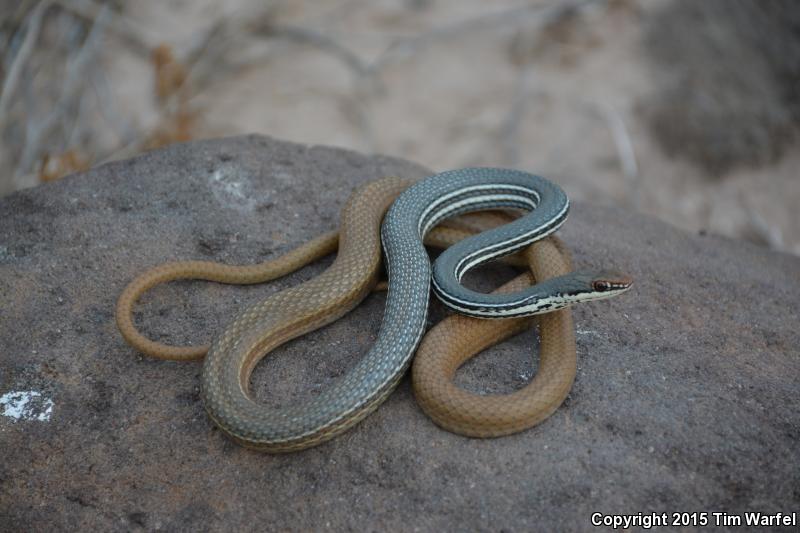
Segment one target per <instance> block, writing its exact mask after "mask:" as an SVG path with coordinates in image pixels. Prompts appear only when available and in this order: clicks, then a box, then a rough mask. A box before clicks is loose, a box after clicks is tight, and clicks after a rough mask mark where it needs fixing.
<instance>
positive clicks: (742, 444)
mask: <svg viewBox="0 0 800 533" xmlns="http://www.w3.org/2000/svg"><path fill="white" fill-rule="evenodd" d="M386 174H400V175H404V176H422V175H425V174H426V170H425V169H423V168H421V167H419V166H417V165H414V164H411V163H407V162H403V161H399V160H396V159H391V158H387V157H378V156H376V157H365V156H362V155H359V154H356V153H352V152H347V151H343V150H337V149H332V148H323V147H307V146H302V145H297V144H289V143H283V142H278V141H274V140H270V139H268V138H265V137H260V136H247V137H238V138H231V139H224V140H215V141H204V142H195V143H190V144H185V145H177V146H173V147H170V148H167V149H163V150H159V151H155V152H150V153H147V154H145V155H142V156H140V157H137V158H134V159H131V160H127V161H121V162H116V163H111V164H107V165H103V166H100V167H98V168H95V169H93V170H91V171H89V172H87V173H85V174H81V175H75V176H71V177H68V178H65V179H63V180H61V181H59V182H57V183H53V184H50V185H47V186H43V187H39V188H36V189H32V190H26V191H23V192H19V193H16V194H13V195H11V196H9V197H6V198H3V199H0V221H2V222H1V223H0V224H2V225H1V226H0V313H2V315H1V316H0V346H2V350H0V402H1V403H2V404H3V405H0V415H3V416H0V449H2V450H3V460H2V461H0V530H4V531H5V530H16V529H33V530H50V529H60V530H78V529H88V530H105V531H115V530H120V531H128V530H141V529H144V530H170V531H183V530H185V531H203V530H220V529H230V530H242V531H248V530H268V529H280V530H286V529H296V530H309V529H328V528H329V529H332V530H357V531H383V530H401V531H402V530H423V531H442V530H488V531H531V530H548V531H556V530H587V529H590V522H589V521H590V516H591V514H592V513H593V512H602V513H639V512H644V513H649V512H653V511H655V512H674V511H709V512H711V511H728V512H734V513H738V512H742V511H744V510H753V511H762V512H778V511H782V512H790V511H800V466H798V465H800V442H798V438H799V437H800V414H799V412H798V409H797V405H798V400H800V385H799V384H798V383H799V380H798V378H799V377H800V357H798V348H797V347H798V345H800V333H798V324H799V323H800V320H798V318H799V317H798V314H799V313H800V306H799V305H798V303H799V302H800V259H798V258H797V257H793V256H789V255H782V254H778V253H773V252H770V251H768V250H765V249H762V248H758V247H755V246H752V245H749V244H746V243H742V242H735V241H730V240H724V239H720V238H716V237H711V236H694V235H689V234H687V233H684V232H681V231H679V230H676V229H674V228H672V227H670V226H667V225H665V224H663V223H661V222H658V221H657V220H654V219H652V218H648V217H646V216H642V215H637V214H634V213H631V212H626V211H622V210H613V209H608V208H598V207H594V206H592V205H586V204H576V205H574V206H573V210H572V215H571V218H570V220H569V221H568V222H567V224H566V225H565V227H564V229H563V230H562V231H561V235H562V236H563V237H564V239H565V240H566V241H567V243H568V244H569V245H570V246H571V247H572V248H573V250H574V252H575V257H576V262H577V263H578V264H579V265H581V266H601V265H604V266H615V267H618V268H621V269H625V270H627V271H629V272H630V273H631V274H633V275H634V277H635V279H636V284H635V286H634V289H632V290H631V291H630V292H629V293H628V294H626V295H624V296H622V297H620V298H617V299H614V300H609V301H603V302H597V303H593V304H586V305H583V306H579V307H577V308H576V309H575V317H576V323H577V327H578V347H579V371H578V377H577V381H576V383H575V386H574V388H573V390H572V393H571V395H570V397H569V398H568V400H567V401H566V403H565V404H564V405H563V406H562V408H561V409H559V410H558V411H557V412H556V413H555V415H554V416H553V417H552V418H550V419H549V420H547V421H546V422H545V423H543V424H541V425H540V426H538V427H536V428H534V429H532V430H530V431H527V432H524V433H522V434H518V435H514V436H511V437H506V438H502V439H495V440H475V439H468V438H464V437H460V436H457V435H452V434H450V433H447V432H445V431H442V430H440V429H439V428H438V427H436V426H435V425H434V424H433V423H431V421H430V420H428V419H427V418H426V417H425V415H424V414H423V413H422V412H421V411H420V410H419V408H418V407H417V405H416V404H415V402H414V399H413V395H412V394H411V391H410V387H409V383H408V380H407V379H406V380H405V381H404V382H403V383H402V384H401V386H400V387H399V389H398V390H397V391H396V392H395V393H394V394H393V395H392V396H391V397H390V398H389V400H388V401H387V402H386V403H385V404H384V405H383V406H381V407H380V408H379V409H378V411H377V412H376V413H374V414H373V415H371V416H370V417H368V418H367V419H366V420H365V421H364V422H363V423H361V424H360V425H358V426H357V427H356V428H355V429H354V430H352V431H350V432H348V433H346V434H345V435H344V436H342V437H341V438H338V439H335V440H333V441H331V442H329V443H327V444H325V445H322V446H320V447H317V448H314V449H311V450H308V451H306V452H303V453H299V454H294V455H284V456H269V455H262V454H259V453H256V452H252V451H248V450H246V449H243V448H240V447H239V446H237V445H235V444H233V443H232V442H230V441H229V440H228V439H227V438H225V437H224V435H222V434H221V433H220V432H219V431H218V430H216V429H215V428H214V427H213V425H212V424H211V423H210V421H209V420H208V418H207V417H206V415H205V412H204V410H203V406H202V404H201V401H200V398H199V395H198V392H199V391H198V384H199V373H200V364H198V363H182V364H181V363H169V362H162V361H156V360H152V359H149V358H146V357H142V356H140V355H138V354H137V353H136V352H135V351H134V350H133V349H131V348H130V347H128V346H127V345H126V344H125V343H124V342H123V340H122V338H121V337H120V335H119V334H118V332H117V330H116V327H115V324H114V320H113V307H114V303H115V300H116V298H117V296H118V295H119V293H120V291H121V290H122V288H123V287H124V286H125V284H126V283H127V282H128V281H130V280H131V279H132V278H133V277H134V276H135V275H136V274H137V273H138V272H140V271H142V270H143V269H144V268H146V267H148V266H151V265H154V264H157V263H161V262H163V261H167V260H172V259H184V258H205V259H216V260H221V261H226V262H232V263H248V262H255V261H258V260H262V259H264V258H267V257H272V256H275V255H277V254H280V253H282V252H283V251H285V250H288V249H289V248H291V247H292V246H294V245H297V244H299V243H301V242H303V241H305V240H306V239H308V238H310V237H312V236H314V235H317V234H318V233H320V232H322V231H324V230H328V229H331V228H334V227H335V225H336V223H337V216H338V211H339V209H340V207H341V206H342V204H343V202H344V201H345V199H346V198H347V196H348V194H349V193H350V192H351V191H352V190H353V188H354V187H356V185H358V184H359V183H362V182H364V181H366V180H370V179H373V178H377V177H379V176H382V175H386ZM325 264H327V263H326V262H323V263H321V264H317V265H314V266H311V267H308V268H306V269H304V270H302V271H300V272H298V273H296V274H294V275H291V276H288V277H287V278H285V279H282V280H279V281H277V282H275V283H272V284H266V285H262V286H255V287H229V286H223V285H217V284H212V283H204V282H177V283H172V284H168V285H166V286H161V287H157V288H156V289H154V290H153V291H151V292H150V293H148V294H147V295H146V296H145V298H144V301H143V302H142V303H141V304H140V305H139V307H138V311H137V315H138V323H139V324H140V326H141V327H142V328H143V329H144V330H145V331H146V332H147V333H148V334H149V335H150V336H151V337H153V338H157V339H162V340H166V341H169V342H173V343H186V342H190V341H199V340H201V339H208V338H209V337H210V336H211V335H212V334H213V333H214V332H217V331H219V330H220V328H221V327H222V326H223V324H224V323H225V321H226V320H227V319H228V318H229V317H231V316H232V314H233V313H234V312H235V311H236V310H237V309H240V308H241V307H242V306H244V305H246V304H248V303H250V302H254V301H256V300H258V299H260V298H263V297H265V296H266V295H268V294H270V293H271V292H273V291H275V290H277V289H279V288H282V287H287V286H290V285H292V284H295V283H297V282H299V281H301V280H303V279H307V278H308V277H310V276H313V275H315V274H316V273H317V272H319V271H321V269H323V268H324V266H325ZM509 275H510V271H509V270H505V269H502V268H493V269H487V270H485V271H483V272H482V273H481V274H480V275H478V276H473V278H472V283H474V284H477V285H483V286H487V287H488V286H489V285H492V284H495V283H497V282H499V281H500V279H501V278H504V277H508V276H509ZM481 280H483V281H481ZM383 299H384V297H383V296H382V295H380V294H376V295H372V296H370V297H369V298H368V300H367V301H366V302H365V304H363V305H362V306H361V307H359V308H358V309H357V310H356V311H355V312H354V313H352V314H351V315H349V316H347V317H346V318H345V319H343V320H342V321H340V322H338V323H336V324H333V325H331V326H329V327H326V328H325V329H324V330H322V331H320V332H317V333H315V334H312V335H309V336H307V337H305V338H303V339H300V340H297V341H295V342H292V343H290V344H289V345H287V346H285V347H283V348H281V349H280V350H278V351H277V352H276V353H275V354H274V355H273V356H271V357H269V358H268V359H267V360H265V361H263V362H262V364H261V365H260V366H259V368H258V369H257V371H256V374H255V376H254V379H253V381H254V383H253V387H254V390H255V394H256V396H257V397H258V398H259V399H260V401H262V402H264V403H266V404H269V405H278V404H280V403H285V402H291V401H300V400H301V399H302V398H303V397H306V396H308V395H312V394H315V393H317V391H319V390H320V389H321V388H322V387H325V386H326V384H327V383H329V382H330V381H332V380H334V379H336V377H337V376H340V375H342V373H344V372H345V371H346V369H347V368H348V367H349V366H350V365H352V364H353V363H354V362H355V361H356V360H357V359H358V358H359V357H360V355H361V354H363V353H364V352H365V351H366V350H367V348H368V347H369V346H370V343H371V342H372V341H373V339H374V337H375V335H376V333H377V330H378V327H379V324H380V317H381V310H382V304H383ZM442 315H443V311H442V309H441V308H440V307H439V306H436V308H435V309H434V313H433V317H432V318H433V319H434V320H435V319H437V318H438V317H441V316H442ZM534 344H535V335H534V333H533V332H531V333H528V334H524V335H522V336H520V337H517V338H515V339H513V340H511V341H509V342H507V343H505V344H504V345H502V346H500V347H497V348H494V349H492V350H490V351H489V352H487V353H486V354H484V355H483V356H482V357H481V358H479V359H478V360H476V361H473V362H470V363H468V364H467V365H465V367H464V368H463V369H462V370H461V371H460V372H459V376H458V379H459V381H460V382H461V383H462V384H463V385H464V386H466V387H468V388H471V389H473V390H483V391H508V390H513V389H514V388H517V387H519V386H521V385H522V383H524V382H525V380H526V379H527V377H529V376H530V375H531V373H532V372H533V371H534V369H535V358H533V363H532V362H531V355H530V354H531V350H532V349H533V348H532V345H534Z"/></svg>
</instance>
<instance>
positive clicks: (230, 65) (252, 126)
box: [0, 0, 800, 254]
mask: <svg viewBox="0 0 800 533" xmlns="http://www.w3.org/2000/svg"><path fill="white" fill-rule="evenodd" d="M0 44H1V45H2V48H1V49H2V62H1V63H0V79H1V80H2V84H1V87H0V91H1V92H0V135H1V136H2V143H0V164H1V165H2V166H0V168H2V169H3V170H2V172H0V195H4V194H9V193H11V192H13V191H14V190H17V189H20V188H24V187H30V186H35V185H38V184H40V183H42V182H47V181H52V180H56V179H59V178H60V177H62V176H64V175H66V174H69V173H72V172H76V171H81V170H85V169H87V168H89V167H91V166H93V165H98V164H102V163H104V162H106V161H111V160H115V159H120V158H125V157H130V156H132V155H135V154H137V153H139V152H142V151H145V150H148V149H152V148H156V147H159V146H164V145H166V144H170V143H174V142H183V141H188V140H191V139H198V138H208V137H217V136H225V135H236V134H243V133H251V132H258V133H264V134H268V135H271V136H275V137H278V138H283V139H289V140H293V141H298V142H303V143H324V144H330V145H337V146H342V147H346V148H352V149H356V150H360V151H363V152H381V153H386V154H390V155H396V156H400V157H405V158H408V159H411V160H414V161H417V162H420V163H422V164H425V165H427V166H429V167H430V168H432V169H434V170H444V169H448V168H455V167H462V166H468V165H499V166H512V167H519V168H523V169H527V170H532V171H534V172H537V173H540V174H542V175H545V176H548V177H550V178H552V179H554V180H556V181H558V182H559V183H560V184H561V185H562V186H563V187H564V188H565V189H566V190H567V192H568V194H570V196H571V197H573V198H574V199H578V200H587V201H592V202H596V203H602V204H607V205H618V206H624V207H628V208H632V209H636V210H639V211H641V212H645V213H649V214H652V215H655V216H658V217H660V218H662V219H664V220H667V221H669V222H672V223H673V224H676V225H678V226H681V227H684V228H686V229H689V230H691V231H699V232H705V231H710V232H714V233H719V234H723V235H727V236H730V237H734V238H742V239H747V240H750V241H753V242H757V243H759V244H763V245H765V246H769V247H772V248H775V249H779V250H785V251H789V252H792V253H796V254H800V212H799V211H798V209H797V207H796V206H797V205H800V176H798V171H797V169H798V168H800V143H799V142H798V135H797V133H798V125H800V2H798V1H796V0H703V1H695V0H561V1H555V0H550V1H543V0H539V1H531V0H528V1H518V0H498V1H495V2H483V1H479V0H377V1H366V0H330V1H326V2H313V1H310V0H284V1H277V0H276V1H266V2H265V1H258V0H228V1H226V2H217V1H213V0H195V1H191V2H190V1H185V0H184V1H181V0H173V1H164V0H138V1H137V2H124V1H123V0H109V1H105V2H103V1H100V0H0ZM654 245H657V243H654Z"/></svg>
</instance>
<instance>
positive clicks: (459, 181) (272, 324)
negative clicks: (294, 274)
mask: <svg viewBox="0 0 800 533" xmlns="http://www.w3.org/2000/svg"><path fill="white" fill-rule="evenodd" d="M377 183H379V184H381V185H379V186H375V194H374V195H372V196H370V195H368V194H360V195H358V196H354V198H361V199H362V200H361V202H363V203H360V204H359V205H348V207H347V208H346V209H345V210H344V212H343V216H342V226H341V233H340V253H339V255H338V256H337V259H336V261H335V262H334V265H333V266H331V268H330V269H329V270H328V271H326V272H325V273H323V274H322V275H321V276H320V277H318V278H315V279H314V280H311V281H309V282H307V283H304V284H302V285H300V286H298V287H295V288H294V289H289V290H287V291H283V292H281V293H279V295H276V296H279V297H278V298H273V299H270V300H273V301H272V302H270V300H267V301H265V302H263V303H262V304H258V305H256V306H254V307H251V308H250V309H247V310H245V311H244V312H243V313H241V314H240V315H239V316H238V317H237V318H236V319H235V320H234V321H233V322H232V323H231V324H230V325H229V326H228V327H227V329H226V330H225V332H224V333H223V334H222V335H221V336H220V337H218V339H217V340H216V341H215V342H214V343H213V344H212V346H211V350H210V351H209V353H208V355H207V357H206V359H205V364H204V367H203V399H204V402H205V405H206V409H207V411H208V413H209V415H210V416H211V418H212V419H213V420H214V421H215V422H216V423H217V424H218V425H219V426H220V427H221V428H222V429H223V430H224V431H225V432H226V433H227V434H229V435H230V436H232V437H233V438H235V439H236V440H237V441H239V442H240V443H242V444H244V445H246V446H248V447H252V448H257V449H261V450H264V451H270V452H285V451H293V450H299V449H303V448H306V447H309V446H313V445H315V444H318V443H320V442H323V441H325V440H327V439H329V438H332V437H333V436H335V435H337V434H338V433H340V432H342V431H344V430H346V429H347V428H349V427H351V426H352V425H353V424H355V423H356V422H358V421H359V420H361V419H362V418H363V417H364V416H366V415H367V414H368V413H370V412H371V411H372V410H373V409H375V408H376V407H377V406H378V405H379V404H380V403H381V401H382V400H383V399H384V398H385V397H386V396H387V395H388V394H389V393H390V392H391V391H392V390H393V389H394V387H395V386H396V385H397V382H398V381H399V380H400V378H401V377H402V375H403V374H404V372H405V371H406V369H407V368H408V365H409V363H410V361H411V358H412V356H413V354H414V351H415V350H416V348H417V345H418V344H419V341H420V338H421V337H422V334H423V332H424V330H425V321H426V317H427V308H428V295H429V290H430V278H431V266H430V260H429V259H428V255H427V252H426V251H425V248H424V246H423V243H422V239H423V237H424V235H425V233H426V232H427V231H429V230H430V229H431V228H432V227H433V226H435V225H436V224H437V223H438V222H440V221H441V220H443V219H445V218H449V217H452V216H455V215H458V214H461V213H466V212H470V211H478V210H485V209H497V208H523V209H528V210H530V209H533V211H532V212H531V213H529V214H527V215H526V216H523V217H521V218H520V219H517V220H516V221H514V222H512V223H511V224H508V225H506V226H503V227H501V228H498V229H495V230H492V231H490V232H487V233H485V234H481V235H480V243H481V244H483V245H485V246H491V247H492V255H493V257H494V256H499V255H502V254H506V253H511V252H513V251H514V250H517V249H519V248H521V247H524V246H526V245H527V244H529V243H530V242H533V241H534V240H536V239H539V238H542V237H543V236H545V235H547V234H549V233H551V232H553V231H555V230H556V229H557V228H558V227H559V226H560V225H561V223H563V221H564V220H565V218H566V212H567V209H568V205H569V204H568V201H567V198H566V196H565V195H564V193H563V192H562V191H561V189H559V188H558V187H556V186H555V185H553V184H552V183H550V182H548V181H546V180H544V179H542V178H539V177H537V176H533V175H530V174H527V173H524V172H518V171H509V170H500V169H466V170H461V171H452V172H445V173H442V174H437V175H435V176H431V177H429V178H427V179H425V180H422V181H421V182H418V183H416V184H414V185H412V186H411V187H410V188H408V190H406V191H405V192H404V193H402V194H401V195H400V196H399V197H398V198H397V200H396V201H395V202H394V204H393V205H392V207H391V209H390V210H389V212H388V214H387V215H386V218H385V220H384V222H383V225H382V229H381V234H382V241H383V247H384V251H385V255H386V270H387V273H388V276H389V293H388V296H387V301H386V311H385V313H384V318H383V323H382V326H381V329H380V332H379V334H378V338H377V341H376V343H375V345H374V346H373V347H372V349H370V351H369V352H368V353H367V354H366V355H365V356H364V357H363V358H362V359H361V360H360V361H359V362H358V363H357V364H356V365H355V367H354V368H352V369H351V370H350V371H349V372H348V373H347V374H346V375H345V376H343V377H342V378H341V379H340V380H339V381H337V382H336V383H335V384H334V385H332V386H331V387H329V388H327V389H326V390H324V391H323V392H322V393H321V394H319V395H318V396H316V397H314V398H312V399H310V400H309V401H308V402H306V403H303V404H301V405H295V406H291V407H288V408H285V409H277V410H275V409H267V408H266V407H265V406H263V405H259V404H257V403H256V402H254V401H253V400H252V399H250V398H249V396H248V394H247V392H246V391H247V389H248V382H249V378H250V374H251V372H252V370H253V368H254V366H255V364H256V363H257V362H258V361H259V360H260V359H261V358H262V357H263V356H264V354H266V353H267V352H268V351H269V350H271V349H273V348H275V347H276V346H278V345H280V344H282V343H284V342H286V341H287V340H289V339H290V338H294V337H296V336H298V335H301V334H303V333H305V332H307V331H310V330H312V329H315V328H317V327H320V326H321V325H322V324H323V323H327V322H330V321H331V320H333V319H335V318H337V317H338V316H339V315H337V316H334V317H330V316H328V317H326V318H325V319H324V321H323V320H321V319H319V318H317V317H315V316H314V313H315V312H316V311H317V310H318V309H319V307H320V304H321V302H320V300H321V296H319V295H320V293H321V292H327V293H330V292H331V291H333V290H335V289H336V288H337V287H338V286H341V287H345V286H346V285H348V282H349V281H351V280H348V279H346V278H347V276H349V272H350V270H351V269H350V268H349V263H350V262H351V261H352V260H353V258H352V257H351V256H352V255H360V254H364V253H369V254H370V255H371V256H372V257H373V260H374V261H375V262H378V261H379V260H380V245H379V243H378V242H377V239H378V237H377V235H373V236H370V237H369V238H367V239H366V240H362V241H361V242H359V243H358V246H355V247H352V248H351V246H348V243H347V241H348V239H349V238H350V235H351V232H352V231H353V230H354V228H358V227H359V226H361V227H362V228H363V226H365V225H368V224H371V223H372V222H371V221H370V220H365V219H364V218H363V217H365V216H366V213H367V212H368V211H378V213H377V215H375V216H380V214H382V210H377V209H375V206H376V205H378V204H380V201H379V199H378V197H379V196H381V195H380V193H381V191H382V189H385V188H392V189H397V188H404V187H405V186H406V185H407V182H403V181H402V180H394V181H391V180H390V181H387V180H382V181H381V182H377ZM384 204H385V202H384ZM534 208H535V209H534ZM367 233H369V232H367ZM468 240H469V239H468ZM473 245H474V243H473ZM349 249H350V250H355V252H353V251H351V252H350V253H349V254H348V253H347V252H346V250H349ZM359 259H362V258H359ZM312 285H313V286H312ZM367 290H368V289H367ZM365 295H366V292H359V293H352V294H351V293H348V292H347V291H345V294H343V295H342V296H343V299H346V300H349V301H351V302H353V303H352V305H355V303H356V302H357V301H359V300H360V299H361V298H363V296H365ZM327 296H328V295H326V297H327ZM506 296H507V297H513V295H506ZM265 304H268V305H266V306H265ZM352 305H351V306H350V307H352ZM342 309H343V312H344V311H346V309H345V308H344V306H343V307H342ZM289 314H291V315H293V316H300V317H305V318H303V319H302V321H301V322H302V324H301V325H298V324H297V320H294V321H293V323H291V324H285V323H282V320H281V317H282V316H285V315H289Z"/></svg>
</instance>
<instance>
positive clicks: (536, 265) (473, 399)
mask: <svg viewBox="0 0 800 533" xmlns="http://www.w3.org/2000/svg"><path fill="white" fill-rule="evenodd" d="M522 255H523V256H524V258H525V259H526V260H527V262H528V264H529V265H530V271H529V272H527V273H524V274H522V275H520V276H517V277H516V278H514V279H512V280H511V281H509V282H508V283H506V284H504V285H503V286H501V287H500V288H498V289H497V291H495V292H496V293H508V292H517V291H521V290H525V289H527V288H528V287H530V286H532V285H534V283H535V281H544V280H547V279H549V278H553V277H557V276H561V275H564V274H566V273H567V272H569V271H570V270H571V268H572V265H571V255H570V253H569V251H568V250H567V248H566V246H565V245H564V243H563V242H562V241H561V240H560V239H558V238H557V237H555V236H550V237H548V238H546V239H543V240H541V241H537V242H535V243H533V244H532V245H530V246H529V247H528V248H526V249H525V250H524V251H523V252H522ZM534 322H538V325H539V339H540V340H539V365H538V368H537V371H536V375H535V376H534V378H533V379H532V380H531V381H530V382H528V383H527V384H526V385H525V386H524V387H523V388H522V389H520V390H517V391H515V392H513V393H510V394H486V395H483V394H475V393H472V392H469V391H466V390H464V389H462V388H459V387H457V386H456V385H455V384H454V383H453V377H454V376H455V373H456V370H457V369H458V368H459V367H460V366H461V365H462V364H464V363H465V362H466V361H467V360H468V359H470V358H471V357H474V356H475V355H477V354H478V353H480V352H481V351H483V350H484V349H486V348H488V347H490V346H493V345H495V344H497V343H499V342H501V341H503V340H505V339H507V338H509V337H511V336H513V335H516V334H518V333H521V332H523V331H525V330H527V329H529V328H530V327H531V326H532V325H533V323H534ZM576 371H577V353H576V346H575V327H574V324H573V321H572V313H571V311H570V310H569V309H560V310H558V311H554V312H552V313H545V314H541V315H537V316H534V317H516V318H508V319H506V320H482V319H480V318H475V317H471V316H466V315H463V314H454V315H451V316H449V317H447V318H445V319H444V320H442V321H441V322H439V323H438V324H436V325H435V326H434V327H433V328H431V330H430V331H428V332H427V333H426V334H425V337H424V339H423V340H422V343H421V344H420V346H419V348H418V349H417V353H416V355H415V356H414V362H413V365H412V386H413V390H414V396H415V397H416V400H417V403H418V404H419V406H420V407H421V408H422V410H423V411H424V412H425V414H427V415H428V416H429V417H430V418H431V419H432V420H433V421H434V422H435V423H436V424H438V425H439V426H441V427H442V428H444V429H446V430H448V431H451V432H453V433H458V434H460V435H464V436H468V437H481V438H486V437H501V436H505V435H510V434H512V433H517V432H520V431H523V430H525V429H528V428H531V427H533V426H535V425H536V424H538V423H540V422H542V421H543V420H545V419H546V418H547V417H549V416H550V415H551V414H553V412H555V410H556V409H557V408H558V407H559V406H560V405H561V403H562V402H563V401H564V399H565V398H566V397H567V395H568V394H569V391H570V389H571V388H572V383H573V382H574V380H575V374H576Z"/></svg>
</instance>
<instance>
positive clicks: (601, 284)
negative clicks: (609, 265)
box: [592, 280, 611, 292]
mask: <svg viewBox="0 0 800 533" xmlns="http://www.w3.org/2000/svg"><path fill="white" fill-rule="evenodd" d="M592 288H594V290H595V291H597V292H606V291H607V290H608V289H610V288H611V284H610V283H609V282H607V281H605V280H599V281H595V282H594V283H592Z"/></svg>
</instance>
